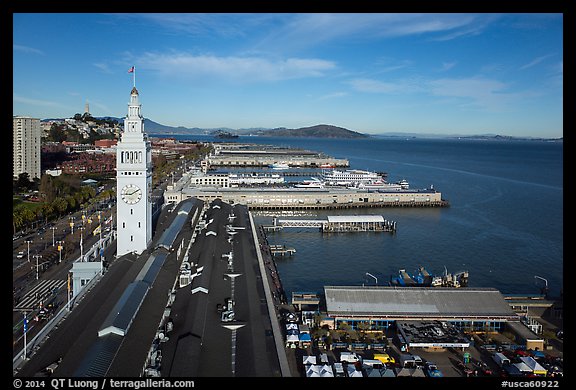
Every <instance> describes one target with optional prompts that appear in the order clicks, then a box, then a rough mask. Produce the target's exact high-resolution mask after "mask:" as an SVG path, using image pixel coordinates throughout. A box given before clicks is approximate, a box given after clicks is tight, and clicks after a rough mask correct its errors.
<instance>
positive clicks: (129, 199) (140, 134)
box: [116, 87, 152, 256]
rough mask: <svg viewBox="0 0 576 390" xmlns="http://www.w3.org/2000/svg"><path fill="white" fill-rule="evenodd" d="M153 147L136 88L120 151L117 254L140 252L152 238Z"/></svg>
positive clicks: (117, 163) (117, 170)
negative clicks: (145, 128)
mask: <svg viewBox="0 0 576 390" xmlns="http://www.w3.org/2000/svg"><path fill="white" fill-rule="evenodd" d="M151 195H152V148H151V145H150V141H149V140H148V136H147V135H146V133H144V118H143V117H142V114H141V104H140V101H139V94H138V90H137V89H136V87H134V88H132V92H131V93H130V103H129V104H128V116H126V118H125V119H124V131H123V132H122V136H121V139H120V142H118V145H117V152H116V196H117V199H118V201H117V206H116V207H117V215H116V226H117V234H118V235H117V249H116V256H123V255H125V254H127V253H132V252H134V253H136V254H140V253H142V252H143V251H144V250H146V249H147V248H148V245H149V244H150V242H151V241H152V202H151Z"/></svg>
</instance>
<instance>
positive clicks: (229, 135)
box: [212, 130, 238, 139]
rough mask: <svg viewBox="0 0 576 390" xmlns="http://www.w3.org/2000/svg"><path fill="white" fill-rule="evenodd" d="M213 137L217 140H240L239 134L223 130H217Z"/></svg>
mask: <svg viewBox="0 0 576 390" xmlns="http://www.w3.org/2000/svg"><path fill="white" fill-rule="evenodd" d="M212 135H213V136H214V137H216V138H224V139H228V138H238V134H232V133H231V132H229V131H223V130H216V131H215V132H213V133H212Z"/></svg>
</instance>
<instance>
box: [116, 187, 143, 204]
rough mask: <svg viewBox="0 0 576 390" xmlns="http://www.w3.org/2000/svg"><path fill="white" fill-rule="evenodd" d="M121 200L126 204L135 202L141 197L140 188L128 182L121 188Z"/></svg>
mask: <svg viewBox="0 0 576 390" xmlns="http://www.w3.org/2000/svg"><path fill="white" fill-rule="evenodd" d="M121 196H122V200H123V201H124V202H126V203H128V204H135V203H138V202H139V201H140V199H142V190H141V189H140V188H139V187H138V186H137V185H134V184H128V185H126V186H124V188H122V193H121Z"/></svg>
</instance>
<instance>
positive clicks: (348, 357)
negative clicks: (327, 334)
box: [340, 352, 361, 363]
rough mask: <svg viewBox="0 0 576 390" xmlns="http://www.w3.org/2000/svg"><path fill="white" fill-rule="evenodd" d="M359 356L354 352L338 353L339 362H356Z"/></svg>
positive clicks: (358, 360)
mask: <svg viewBox="0 0 576 390" xmlns="http://www.w3.org/2000/svg"><path fill="white" fill-rule="evenodd" d="M360 361H361V359H360V356H358V354H357V353H355V352H341V353H340V362H342V363H343V362H347V363H356V362H360Z"/></svg>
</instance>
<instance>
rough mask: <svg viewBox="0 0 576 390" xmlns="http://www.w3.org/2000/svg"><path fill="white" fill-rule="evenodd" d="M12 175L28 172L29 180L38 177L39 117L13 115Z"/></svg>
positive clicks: (15, 176)
mask: <svg viewBox="0 0 576 390" xmlns="http://www.w3.org/2000/svg"><path fill="white" fill-rule="evenodd" d="M12 131H13V137H12V166H13V169H12V175H13V177H14V178H17V177H18V175H20V174H21V173H24V172H26V173H28V177H29V178H30V180H32V179H34V178H40V144H41V141H40V138H41V132H42V131H41V127H40V119H37V118H30V117H25V116H14V117H13V128H12Z"/></svg>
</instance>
